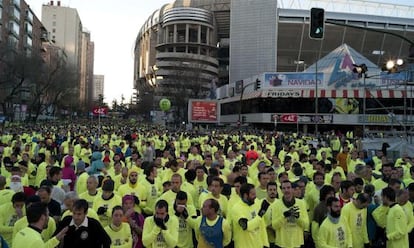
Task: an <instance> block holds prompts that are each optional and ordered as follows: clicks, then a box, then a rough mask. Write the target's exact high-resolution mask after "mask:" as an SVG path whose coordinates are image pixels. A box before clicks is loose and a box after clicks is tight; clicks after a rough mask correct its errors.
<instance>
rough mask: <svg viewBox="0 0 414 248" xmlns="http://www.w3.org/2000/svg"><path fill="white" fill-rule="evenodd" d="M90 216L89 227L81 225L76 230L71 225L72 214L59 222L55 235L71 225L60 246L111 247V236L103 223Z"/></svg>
mask: <svg viewBox="0 0 414 248" xmlns="http://www.w3.org/2000/svg"><path fill="white" fill-rule="evenodd" d="M86 218H88V227H84V226H81V227H79V228H78V229H77V230H76V227H75V226H69V224H70V222H71V221H72V216H66V217H65V218H63V220H62V221H60V222H59V224H58V225H57V228H56V232H55V234H54V235H56V234H57V233H59V232H60V231H61V230H62V229H63V228H65V227H66V226H69V230H68V232H67V233H66V235H65V238H64V240H63V242H61V245H60V247H63V248H73V247H76V248H109V247H110V245H111V238H110V237H109V236H108V234H107V233H106V232H105V230H104V229H103V227H102V225H101V223H99V222H98V221H97V220H95V219H92V218H89V217H86Z"/></svg>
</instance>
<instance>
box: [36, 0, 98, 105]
mask: <svg viewBox="0 0 414 248" xmlns="http://www.w3.org/2000/svg"><path fill="white" fill-rule="evenodd" d="M42 23H44V25H45V27H46V28H47V30H48V31H49V37H50V39H51V40H52V41H53V42H55V44H56V46H58V47H60V48H61V49H63V51H64V52H65V54H66V56H67V63H68V65H69V67H70V69H73V70H74V71H75V72H76V73H77V74H78V77H79V78H78V82H77V84H78V86H77V89H78V92H79V94H78V97H79V99H78V101H79V103H80V106H84V108H85V109H84V110H86V108H88V107H89V106H90V104H91V102H92V99H91V95H92V94H91V87H92V81H93V56H94V45H93V42H91V37H90V33H89V32H84V31H83V26H82V21H81V19H80V17H79V14H78V11H77V10H76V9H75V8H70V7H66V6H62V5H61V1H57V2H56V4H55V2H54V1H50V2H49V3H47V4H45V5H43V6H42Z"/></svg>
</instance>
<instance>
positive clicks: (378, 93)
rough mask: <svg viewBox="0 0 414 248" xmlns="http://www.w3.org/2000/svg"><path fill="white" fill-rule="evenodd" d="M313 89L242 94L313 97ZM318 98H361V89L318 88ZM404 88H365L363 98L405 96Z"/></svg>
mask: <svg viewBox="0 0 414 248" xmlns="http://www.w3.org/2000/svg"><path fill="white" fill-rule="evenodd" d="M315 92H316V90H315V89H292V88H290V89H264V90H262V91H253V92H249V93H245V94H243V100H248V99H254V98H315V97H316V94H315ZM318 97H319V98H363V97H364V90H363V89H340V90H338V89H318ZM405 97H407V92H406V91H404V90H391V89H381V90H373V89H367V90H366V91H365V98H401V99H402V98H405ZM235 101H240V95H237V96H233V97H229V98H225V99H221V100H220V102H221V103H226V102H235Z"/></svg>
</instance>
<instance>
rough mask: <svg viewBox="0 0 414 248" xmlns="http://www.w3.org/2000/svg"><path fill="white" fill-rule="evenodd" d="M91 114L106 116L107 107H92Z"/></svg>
mask: <svg viewBox="0 0 414 248" xmlns="http://www.w3.org/2000/svg"><path fill="white" fill-rule="evenodd" d="M92 114H93V115H95V116H97V115H107V114H108V107H93V109H92Z"/></svg>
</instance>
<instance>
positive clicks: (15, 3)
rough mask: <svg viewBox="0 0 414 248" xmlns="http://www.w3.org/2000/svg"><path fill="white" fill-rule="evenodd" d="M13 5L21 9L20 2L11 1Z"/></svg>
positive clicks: (17, 0) (18, 0) (16, 0)
mask: <svg viewBox="0 0 414 248" xmlns="http://www.w3.org/2000/svg"><path fill="white" fill-rule="evenodd" d="M10 2H11V4H13V5H14V6H15V7H16V8H18V9H20V0H10Z"/></svg>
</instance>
